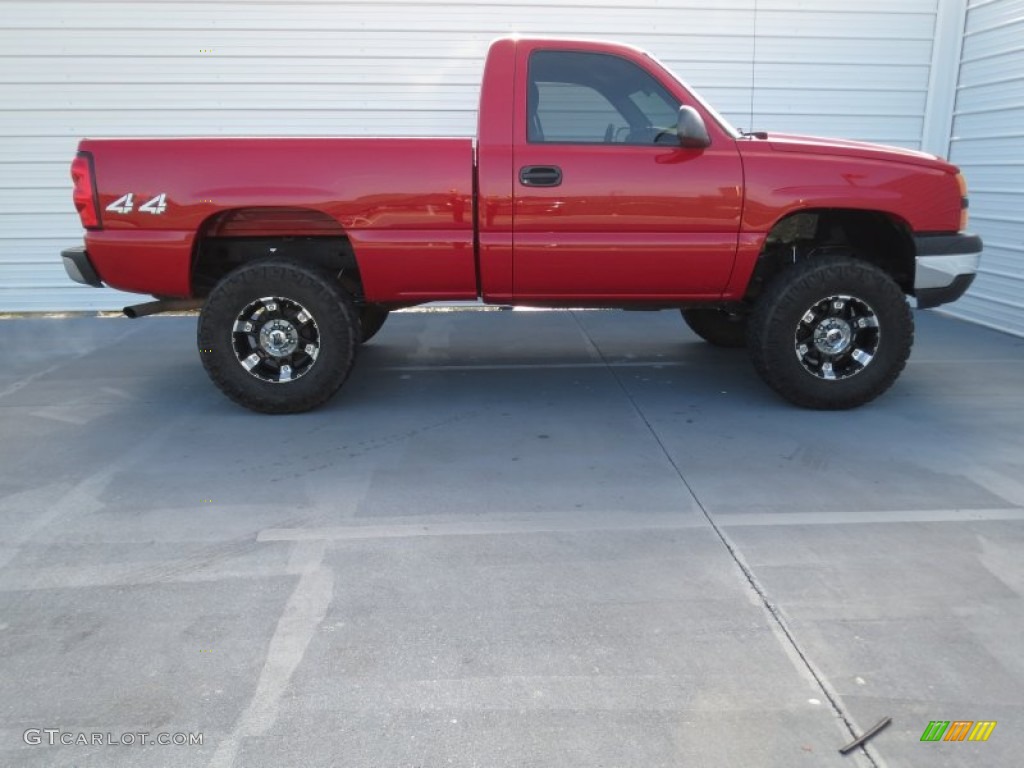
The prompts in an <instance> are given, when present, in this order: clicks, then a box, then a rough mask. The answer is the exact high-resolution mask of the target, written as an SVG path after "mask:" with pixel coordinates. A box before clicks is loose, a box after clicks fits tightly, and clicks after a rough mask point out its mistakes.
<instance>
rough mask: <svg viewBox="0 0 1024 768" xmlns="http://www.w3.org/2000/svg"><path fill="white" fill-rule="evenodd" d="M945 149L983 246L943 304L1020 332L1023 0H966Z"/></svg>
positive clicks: (1023, 298)
mask: <svg viewBox="0 0 1024 768" xmlns="http://www.w3.org/2000/svg"><path fill="white" fill-rule="evenodd" d="M950 155H951V158H952V160H953V162H955V163H956V164H957V165H959V166H961V168H963V170H964V173H965V174H966V175H967V180H968V183H969V184H970V196H971V229H973V230H974V231H976V232H978V233H979V234H980V235H981V236H982V237H983V238H984V240H985V254H984V256H983V257H982V263H981V270H980V273H979V275H978V278H977V280H976V281H975V284H974V286H973V287H972V288H971V290H970V292H969V293H968V294H967V296H965V297H964V298H963V299H961V300H960V301H958V302H957V303H956V304H952V305H950V306H949V309H948V311H949V312H951V313H952V314H955V315H957V316H960V317H964V318H967V319H969V320H974V321H975V322H979V323H982V324H984V325H989V326H992V327H994V328H999V329H1000V330H1008V331H1010V332H1012V333H1016V334H1019V335H1021V336H1024V0H973V1H972V2H971V3H970V4H969V6H968V8H967V26H966V30H965V34H964V42H963V54H962V58H961V65H960V86H959V88H958V90H957V99H956V108H955V111H954V119H953V138H952V141H951V144H950Z"/></svg>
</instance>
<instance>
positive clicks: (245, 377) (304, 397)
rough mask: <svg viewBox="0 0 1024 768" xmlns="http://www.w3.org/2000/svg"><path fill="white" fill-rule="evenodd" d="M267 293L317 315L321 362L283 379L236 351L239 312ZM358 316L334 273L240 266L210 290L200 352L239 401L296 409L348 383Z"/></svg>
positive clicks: (265, 264)
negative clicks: (259, 370)
mask: <svg viewBox="0 0 1024 768" xmlns="http://www.w3.org/2000/svg"><path fill="white" fill-rule="evenodd" d="M267 296H274V297H279V298H285V299H289V300H291V301H294V302H296V303H297V304H300V305H301V306H302V307H304V308H305V309H306V310H307V311H308V312H309V313H310V314H311V315H312V316H313V320H314V322H315V323H316V325H317V330H318V333H319V338H320V351H319V354H318V355H317V359H316V362H315V363H314V364H313V366H312V367H311V368H310V369H309V371H307V372H306V373H305V374H304V375H302V376H301V377H299V378H297V379H295V380H294V381H290V382H287V383H284V384H281V383H276V382H269V381H263V380H261V379H259V378H257V377H255V376H253V375H252V374H250V373H249V372H248V371H247V370H245V368H243V367H242V365H241V363H240V362H239V361H238V358H237V357H236V355H235V350H234V345H233V334H232V329H233V328H234V324H235V321H236V319H237V318H238V316H239V314H240V313H241V312H242V310H243V309H245V307H246V306H248V305H249V304H251V303H252V302H253V301H255V300H257V299H259V298H261V297H267ZM359 333H360V331H359V328H358V320H357V316H356V311H355V308H354V307H353V304H352V301H351V299H350V298H349V297H348V296H347V295H346V294H345V292H344V289H343V288H342V287H341V286H340V285H339V284H338V283H337V282H336V281H335V280H333V278H332V276H331V275H329V274H327V273H326V272H324V271H322V270H320V269H318V268H316V267H310V266H306V265H301V264H293V263H288V262H283V261H261V262H258V263H253V264H249V265H244V266H242V267H239V268H238V269H237V270H235V271H234V272H232V273H231V274H229V275H228V276H227V277H225V278H224V279H223V280H222V281H221V282H220V283H219V284H218V285H217V286H216V287H215V288H214V290H213V291H212V292H211V293H210V296H209V298H208V299H207V301H206V304H205V305H204V307H203V310H202V312H201V313H200V315H199V324H198V328H197V337H198V342H199V349H200V357H201V359H202V361H203V366H204V367H205V368H206V371H207V373H208V374H209V375H210V378H211V379H213V381H214V383H215V384H216V385H217V386H218V387H219V388H220V389H221V390H222V391H223V392H224V394H226V395H227V396H228V397H229V398H231V399H232V400H234V401H235V402H236V403H239V404H240V405H243V406H245V407H246V408H250V409H252V410H255V411H259V412H262V413H297V412H300V411H306V410H309V409H311V408H315V407H316V406H318V405H320V404H321V403H323V402H325V401H326V400H328V399H329V398H330V397H331V396H332V395H333V394H334V393H335V392H336V391H337V390H338V388H339V387H340V386H341V385H342V384H343V383H344V381H345V379H346V378H347V376H348V374H349V371H350V370H351V368H352V364H353V361H354V358H355V350H356V347H357V340H358V338H359Z"/></svg>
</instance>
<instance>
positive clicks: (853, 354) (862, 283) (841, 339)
mask: <svg viewBox="0 0 1024 768" xmlns="http://www.w3.org/2000/svg"><path fill="white" fill-rule="evenodd" d="M913 340H914V318H913V316H912V314H911V312H910V307H909V306H908V304H907V301H906V298H905V297H904V295H903V291H901V290H900V287H899V286H898V285H896V283H895V282H894V281H893V279H892V278H891V277H889V275H887V274H886V273H885V272H883V271H882V270H881V269H879V268H878V267H875V266H873V265H871V264H868V263H866V262H863V261H859V260H857V259H855V258H853V257H851V256H838V255H830V256H821V257H818V258H814V259H810V260H808V261H805V262H803V263H801V264H797V265H796V266H794V267H791V268H790V269H788V270H786V271H785V272H783V273H782V274H780V275H778V276H777V277H776V278H775V280H774V281H773V282H772V284H771V285H770V286H769V287H768V288H767V290H766V291H765V292H764V293H763V294H762V295H761V297H760V298H759V299H758V301H757V304H756V306H755V308H754V312H753V314H752V315H751V318H750V332H749V340H748V347H749V349H750V355H751V358H752V360H753V362H754V366H755V368H756V369H757V371H758V373H760V374H761V377H762V378H763V379H764V380H765V382H767V384H768V385H769V386H770V387H771V388H772V389H774V390H775V391H776V392H778V393H779V394H780V395H782V396H783V397H784V398H786V399H787V400H789V401H790V402H793V403H796V404H797V405H801V406H804V407H806V408H817V409H823V410H838V409H843V408H854V407H856V406H859V405H863V404H864V403H867V402H870V401H871V400H874V399H875V398H876V397H878V396H879V395H880V394H882V393H883V392H885V391H886V390H887V389H888V388H889V387H891V386H892V384H893V382H894V381H896V379H897V377H898V376H899V375H900V372H901V371H902V370H903V367H904V366H905V365H906V362H907V358H908V357H909V356H910V348H911V346H912V344H913Z"/></svg>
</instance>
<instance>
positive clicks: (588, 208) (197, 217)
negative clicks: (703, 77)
mask: <svg viewBox="0 0 1024 768" xmlns="http://www.w3.org/2000/svg"><path fill="white" fill-rule="evenodd" d="M542 49H544V50H559V51H577V52H589V53H605V54H611V55H614V56H617V57H619V58H621V59H625V60H627V61H629V62H631V63H632V64H634V65H635V66H637V67H639V68H641V69H643V70H645V71H646V72H647V73H648V74H649V75H651V76H653V77H654V78H655V79H656V80H658V81H659V82H660V83H661V85H662V86H663V87H664V88H665V89H666V90H667V91H668V92H669V93H670V94H672V95H673V96H674V97H675V98H676V99H677V100H678V101H680V102H681V103H682V104H684V105H688V106H691V107H693V108H694V109H695V110H696V111H697V113H698V114H699V115H700V116H701V117H702V118H703V120H704V122H705V124H706V125H707V129H708V133H709V137H710V140H711V144H710V146H708V147H707V148H704V149H683V148H681V147H674V146H665V145H648V146H636V145H626V144H615V143H605V144H600V143H597V144H579V143H577V144H545V143H530V142H529V141H528V140H527V124H528V118H527V106H528V105H527V83H528V80H527V77H528V75H527V73H528V63H529V60H530V55H531V54H532V53H533V52H535V51H537V50H542ZM478 120H479V124H478V133H477V140H476V146H475V154H474V143H473V140H472V139H469V138H463V139H433V138H410V139H382V138H358V139H357V138H345V139H341V138H291V139H286V138H231V139H221V138H196V139H101V140H84V141H83V142H82V143H81V144H80V149H81V150H84V151H87V152H89V153H91V156H92V158H93V166H94V169H95V174H94V179H95V185H96V187H97V189H98V197H99V205H98V209H99V214H100V219H101V225H102V226H101V228H100V229H90V231H88V232H87V233H86V246H87V250H88V253H89V257H90V258H91V259H92V261H93V264H94V266H95V267H96V270H97V271H98V273H99V275H100V277H101V278H102V279H103V280H104V281H105V282H107V283H108V284H110V285H112V286H114V287H117V288H121V289H123V290H128V291H137V292H140V293H152V294H157V295H165V296H187V295H188V294H189V292H190V291H191V269H192V262H193V257H194V250H195V244H196V242H197V239H198V238H199V237H210V236H216V237H232V236H234V237H240V236H246V237H255V236H335V237H337V236H342V235H344V236H346V237H347V238H348V239H349V241H350V243H351V245H352V248H353V251H354V253H355V256H356V259H357V261H358V264H359V268H360V272H361V275H362V278H363V284H364V285H363V287H364V292H365V295H366V298H367V300H369V301H372V302H382V303H389V302H390V303H394V304H412V303H416V302H422V301H430V300H435V299H472V298H475V297H477V296H482V297H483V298H484V300H486V301H491V302H512V303H515V302H520V303H525V304H551V305H564V304H567V303H569V304H576V305H586V304H593V305H601V306H608V305H613V306H614V305H616V304H622V305H631V304H637V303H643V302H645V301H646V302H650V303H652V304H655V303H661V304H664V303H672V302H673V301H675V302H679V303H682V302H685V301H714V300H723V299H725V300H737V299H740V298H742V296H743V295H744V292H745V291H746V287H747V283H748V281H749V279H750V276H751V273H752V271H753V269H754V266H755V263H756V261H757V258H758V256H759V254H760V253H761V249H762V246H763V243H764V239H765V237H766V236H767V234H768V232H769V231H770V229H771V228H772V226H773V225H774V224H775V223H776V222H777V221H779V220H780V219H781V218H783V217H784V216H786V215H787V214H790V213H794V212H798V211H801V210H809V209H819V208H848V209H858V210H871V211H879V212H883V213H886V214H888V215H890V216H892V217H893V218H895V219H896V220H898V221H901V222H903V223H905V224H906V226H907V227H908V229H909V230H911V231H912V232H956V231H957V230H958V228H959V223H960V214H961V193H960V190H959V187H958V183H957V179H956V173H957V169H956V168H955V167H954V166H951V165H949V164H948V163H946V162H944V161H941V160H939V159H937V158H934V157H931V156H929V155H925V154H923V153H919V152H912V151H909V150H902V149H897V148H886V147H878V146H874V145H870V144H864V143H862V142H853V141H845V140H831V139H817V138H811V137H800V136H790V135H781V134H780V135H774V134H773V135H770V136H769V137H768V138H767V139H756V138H738V137H737V135H736V134H734V133H733V132H732V130H731V129H730V128H729V127H728V126H727V125H726V124H725V123H724V121H722V122H720V121H719V119H718V117H717V116H716V115H715V113H714V112H713V111H712V109H711V108H710V107H708V106H707V105H706V104H705V103H704V102H703V101H701V99H700V98H699V97H698V96H697V95H696V94H695V93H693V92H691V91H690V90H689V89H688V88H687V87H686V85H685V84H683V83H682V82H680V81H678V80H677V79H676V78H675V77H673V76H672V75H671V74H670V73H668V72H667V71H666V70H665V69H663V68H662V67H661V65H660V64H658V63H657V62H656V61H654V60H653V59H651V58H650V57H648V56H647V55H646V54H644V53H642V52H641V51H638V50H636V49H634V48H631V47H628V46H620V45H614V44H609V43H596V42H580V41H553V40H523V39H505V40H499V41H497V42H496V43H495V44H494V45H492V47H491V50H490V52H489V54H488V58H487V62H486V66H485V69H484V76H483V84H482V89H481V94H480V110H479V117H478ZM81 166H82V164H81V163H79V171H81ZM525 166H557V167H558V168H559V169H560V170H561V173H562V177H561V183H560V184H559V185H558V186H552V187H536V186H524V185H523V183H522V182H521V181H520V179H519V171H520V169H521V168H523V167H525ZM79 175H80V176H81V173H79ZM86 186H88V185H86V184H85V182H81V183H80V184H79V187H80V188H79V189H78V190H77V192H76V194H77V195H78V198H81V197H82V195H83V194H87V190H86ZM129 193H131V194H132V196H133V198H132V200H131V206H130V210H122V211H110V210H108V207H109V206H111V205H112V204H114V203H115V202H116V201H119V200H121V201H122V206H121V207H122V208H123V209H124V208H128V207H129V206H127V205H126V204H124V202H123V201H124V196H125V195H127V194H129ZM160 195H163V196H164V197H163V198H162V199H161V198H159V196H160ZM85 202H88V201H85ZM147 202H149V203H150V208H151V209H154V208H155V207H156V203H157V202H163V203H165V204H166V209H165V210H162V211H161V212H159V213H155V212H150V213H147V212H145V211H144V210H140V209H141V208H142V206H143V204H144V203H147ZM78 203H79V204H82V203H83V200H82V199H78Z"/></svg>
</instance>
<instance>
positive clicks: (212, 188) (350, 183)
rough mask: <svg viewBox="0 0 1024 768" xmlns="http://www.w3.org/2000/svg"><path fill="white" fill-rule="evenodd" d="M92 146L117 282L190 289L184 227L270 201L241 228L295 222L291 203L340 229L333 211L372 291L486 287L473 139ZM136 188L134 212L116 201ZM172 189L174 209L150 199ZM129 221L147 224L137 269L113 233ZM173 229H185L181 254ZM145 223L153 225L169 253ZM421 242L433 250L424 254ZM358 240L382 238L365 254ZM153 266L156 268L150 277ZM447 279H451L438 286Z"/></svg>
mask: <svg viewBox="0 0 1024 768" xmlns="http://www.w3.org/2000/svg"><path fill="white" fill-rule="evenodd" d="M80 146H81V149H83V150H87V151H89V152H91V153H92V154H93V157H94V159H95V164H96V167H97V171H96V179H97V186H98V187H99V195H100V209H101V211H102V212H103V226H104V232H103V233H98V232H89V233H88V234H87V236H86V246H87V249H88V251H89V254H90V256H91V257H92V258H93V259H94V262H95V263H96V265H97V269H98V271H99V273H100V276H101V277H102V278H103V280H104V281H105V282H108V283H109V284H111V285H115V286H117V287H126V286H127V284H128V283H129V282H130V284H131V285H132V286H133V287H131V288H127V290H136V291H140V292H145V293H154V294H160V295H170V296H180V295H187V294H188V277H187V276H188V273H189V270H190V264H191V260H192V237H189V238H188V239H186V238H183V237H181V234H182V233H191V234H192V235H194V234H195V233H196V232H197V231H199V229H200V228H201V227H203V226H204V224H205V223H206V222H207V221H208V220H209V219H210V218H211V217H213V216H215V215H217V214H220V213H222V212H225V211H232V210H236V209H260V208H266V209H271V210H270V211H268V213H269V214H270V215H269V216H268V217H263V221H264V226H263V228H262V229H261V228H260V227H258V226H255V227H249V228H247V229H243V230H241V231H238V232H236V234H245V235H256V234H284V233H285V232H284V229H283V228H282V226H281V218H282V214H281V209H295V210H302V209H305V210H308V211H311V212H317V213H319V214H321V215H320V216H319V217H311V218H310V219H307V220H304V221H302V222H301V223H300V224H299V225H298V226H296V227H294V228H292V229H291V230H290V234H292V235H323V234H331V233H332V232H331V231H330V228H329V227H325V226H324V223H323V221H324V217H328V218H329V219H330V220H333V221H335V222H337V225H338V226H337V229H336V231H334V232H333V233H334V234H341V233H346V234H348V235H349V237H350V238H351V239H352V241H353V245H354V246H355V248H356V257H357V259H359V264H360V268H361V271H362V277H363V282H364V290H365V292H366V295H367V298H368V299H370V300H371V301H378V300H379V301H387V300H393V299H399V298H401V299H406V300H412V301H414V300H418V299H423V300H430V299H432V298H435V297H437V296H438V295H439V293H445V294H446V295H445V297H446V298H467V297H470V298H472V297H475V296H476V265H475V263H474V255H473V176H472V169H473V143H472V141H471V140H470V139H328V138H297V139H274V138H259V139H252V138H239V139H108V140H85V141H83V142H82V143H81V145H80ZM129 192H130V193H132V194H133V195H134V198H135V207H134V210H133V211H132V212H131V213H126V214H119V213H111V212H108V211H107V210H106V208H107V206H108V205H110V204H111V203H113V202H114V201H115V200H117V199H118V198H120V197H121V196H123V195H125V194H127V193H129ZM160 194H164V195H166V203H167V209H166V211H165V212H164V213H163V214H160V215H156V214H149V213H145V212H142V211H140V210H139V206H140V205H141V204H142V203H144V202H145V201H147V200H149V199H151V198H152V197H154V196H156V195H160ZM283 218H284V219H285V221H287V215H286V214H285V215H284V216H283ZM127 232H130V233H134V234H135V235H136V237H135V238H134V239H133V240H131V242H132V243H134V246H135V248H136V252H135V258H136V259H137V260H138V265H137V266H135V267H134V268H133V269H132V270H131V279H130V280H127V281H126V279H125V278H124V277H123V276H122V275H121V274H120V270H121V269H122V268H123V267H121V266H116V265H120V264H123V255H124V253H125V251H124V249H123V248H122V247H121V246H118V248H120V250H118V251H117V254H116V255H115V254H114V253H113V252H110V251H108V249H109V248H110V247H111V245H110V243H111V241H112V238H111V237H110V236H111V235H113V234H114V233H127ZM168 232H175V233H178V240H177V242H178V250H177V251H176V252H175V253H174V254H173V255H172V254H171V252H170V250H169V248H170V246H168V245H167V236H166V234H163V233H168ZM145 233H152V234H153V238H152V245H153V246H154V248H159V249H160V258H157V257H156V254H155V252H153V251H152V250H151V248H150V247H149V246H150V243H149V242H147V239H146V235H145ZM373 233H376V234H373ZM383 233H387V234H386V235H385V234H383ZM101 234H102V235H103V236H99V235H101ZM117 242H119V243H121V242H128V241H127V240H122V241H117ZM417 242H419V243H421V244H422V246H423V249H422V253H420V254H413V253H411V251H413V250H415V244H416V243H417ZM358 243H372V246H371V248H370V250H369V251H368V253H367V259H366V263H365V264H364V263H363V259H362V254H361V253H360V252H359V245H358ZM392 259H394V261H392ZM104 265H105V266H104ZM183 272H184V274H185V276H186V277H185V280H184V281H182V273H183ZM143 274H148V275H149V277H148V280H140V279H139V278H140V277H141V276H142V275H143ZM438 284H443V285H446V286H447V287H448V290H447V291H446V292H444V291H442V292H439V291H437V290H436V286H437V285H438Z"/></svg>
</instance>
